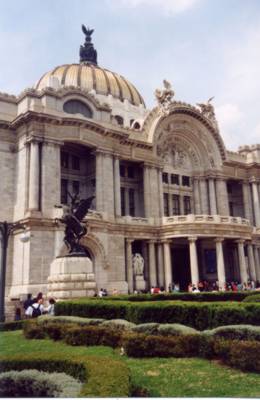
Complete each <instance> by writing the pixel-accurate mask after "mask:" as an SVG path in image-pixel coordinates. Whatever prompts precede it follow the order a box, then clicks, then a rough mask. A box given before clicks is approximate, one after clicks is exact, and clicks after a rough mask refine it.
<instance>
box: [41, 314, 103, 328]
mask: <svg viewBox="0 0 260 400" xmlns="http://www.w3.org/2000/svg"><path fill="white" fill-rule="evenodd" d="M103 321H104V319H103V318H81V317H73V316H66V315H64V316H50V315H42V316H40V317H38V318H37V323H38V324H44V325H47V324H49V323H51V324H52V323H53V322H57V323H61V324H75V325H79V326H85V325H100V324H101V323H102V322H103Z"/></svg>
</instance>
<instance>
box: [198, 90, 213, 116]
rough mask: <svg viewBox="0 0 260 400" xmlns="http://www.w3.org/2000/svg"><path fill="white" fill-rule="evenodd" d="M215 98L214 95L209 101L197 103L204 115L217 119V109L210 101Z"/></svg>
mask: <svg viewBox="0 0 260 400" xmlns="http://www.w3.org/2000/svg"><path fill="white" fill-rule="evenodd" d="M213 99H214V96H213V97H211V98H210V99H208V101H207V103H197V106H199V107H200V110H201V113H202V115H204V116H205V117H207V118H209V119H215V111H214V107H213V105H212V104H211V103H210V102H211V101H212V100H213Z"/></svg>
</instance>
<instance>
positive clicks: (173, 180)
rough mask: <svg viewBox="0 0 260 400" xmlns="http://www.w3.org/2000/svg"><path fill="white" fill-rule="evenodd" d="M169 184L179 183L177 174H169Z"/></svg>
mask: <svg viewBox="0 0 260 400" xmlns="http://www.w3.org/2000/svg"><path fill="white" fill-rule="evenodd" d="M171 184H172V185H179V184H180V183H179V175H176V174H171Z"/></svg>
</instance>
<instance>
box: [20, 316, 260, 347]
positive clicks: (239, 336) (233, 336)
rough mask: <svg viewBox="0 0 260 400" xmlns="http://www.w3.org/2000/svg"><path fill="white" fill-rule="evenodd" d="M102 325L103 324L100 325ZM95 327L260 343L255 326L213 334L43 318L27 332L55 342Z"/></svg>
mask: <svg viewBox="0 0 260 400" xmlns="http://www.w3.org/2000/svg"><path fill="white" fill-rule="evenodd" d="M97 321H99V324H97ZM88 326H89V327H93V326H98V327H100V328H102V329H103V331H104V328H107V329H109V330H115V331H116V333H118V332H121V333H123V332H135V333H144V334H146V335H159V336H180V335H192V334H193V335H194V334H199V333H201V334H203V335H206V336H208V337H209V336H210V337H214V338H220V339H230V340H255V341H259V342H260V326H254V325H225V326H220V327H217V328H214V329H210V330H204V331H201V332H200V331H198V330H196V329H194V328H191V327H189V326H185V325H181V324H175V323H172V324H159V323H157V322H148V323H144V324H139V325H136V324H133V323H131V322H128V321H125V320H121V319H115V320H102V319H99V320H96V319H93V320H92V319H90V318H80V317H69V316H68V317H51V316H42V317H39V318H38V319H37V320H31V321H29V322H28V324H27V325H26V327H25V328H24V331H25V334H26V336H27V337H28V338H37V337H38V338H44V337H45V335H47V336H48V337H50V338H51V339H53V340H60V339H61V338H64V335H65V333H66V331H67V329H69V328H71V327H88Z"/></svg>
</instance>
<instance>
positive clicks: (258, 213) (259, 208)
mask: <svg viewBox="0 0 260 400" xmlns="http://www.w3.org/2000/svg"><path fill="white" fill-rule="evenodd" d="M252 192H253V206H254V215H255V226H257V227H258V226H260V204H259V193H258V183H257V182H256V181H255V180H254V181H253V182H252Z"/></svg>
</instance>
